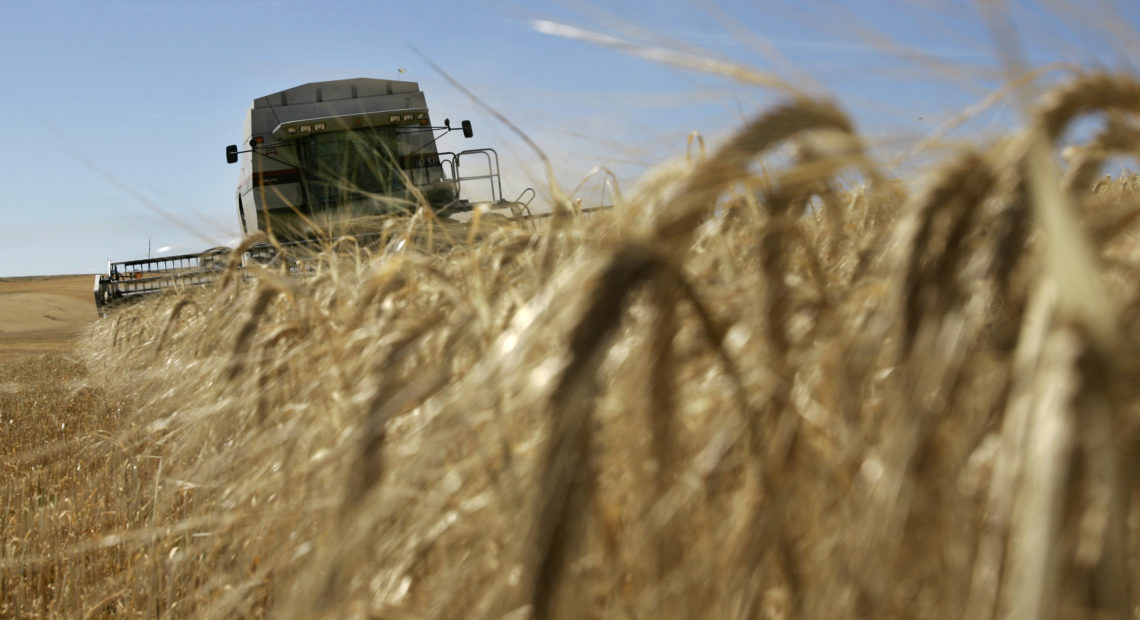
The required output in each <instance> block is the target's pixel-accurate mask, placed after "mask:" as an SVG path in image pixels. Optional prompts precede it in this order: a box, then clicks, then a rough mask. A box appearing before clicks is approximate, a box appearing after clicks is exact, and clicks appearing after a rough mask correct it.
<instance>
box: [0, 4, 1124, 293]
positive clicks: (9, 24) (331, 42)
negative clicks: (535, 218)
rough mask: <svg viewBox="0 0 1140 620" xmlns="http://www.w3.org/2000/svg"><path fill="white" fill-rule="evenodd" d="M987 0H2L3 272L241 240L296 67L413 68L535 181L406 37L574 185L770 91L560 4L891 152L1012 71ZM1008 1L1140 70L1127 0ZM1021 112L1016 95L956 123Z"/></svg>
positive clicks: (1087, 48) (482, 138)
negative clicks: (243, 202) (751, 71)
mask: <svg viewBox="0 0 1140 620" xmlns="http://www.w3.org/2000/svg"><path fill="white" fill-rule="evenodd" d="M982 4H984V3H980V2H964V1H949V0H895V1H893V2H891V1H886V0H866V1H858V2H857V1H854V0H852V1H849V2H841V1H838V0H836V1H819V2H813V1H810V0H808V1H803V0H800V1H797V0H765V1H763V2H757V1H755V0H752V1H743V0H742V1H738V0H722V1H720V2H711V1H707V0H691V1H682V0H658V1H653V2H645V1H644V0H638V1H626V0H616V1H615V0H611V1H608V2H600V1H599V2H569V1H567V2H545V1H534V2H522V1H518V2H510V1H500V0H483V1H480V0H435V1H433V2H394V1H391V0H384V1H371V2H368V1H363V0H352V1H344V2H335V1H327V2H316V1H307V0H264V1H249V2H242V1H238V0H227V1H220V0H195V1H189V0H187V1H179V2H175V1H170V0H101V1H99V0H85V1H81V0H0V58H2V59H3V60H2V61H0V122H2V123H3V131H2V133H0V136H2V140H3V147H2V148H0V188H2V189H0V213H2V214H3V221H2V222H0V276H16V275H47V274H58V273H97V272H101V271H103V270H105V268H106V261H107V260H108V259H115V260H125V259H131V258H141V257H145V256H146V253H147V251H148V246H149V247H150V248H152V250H154V251H155V253H156V254H157V250H158V249H159V248H169V249H167V250H165V252H167V253H180V252H191V251H199V250H204V249H206V248H209V247H212V246H216V245H222V244H228V243H233V242H234V241H235V240H236V237H237V234H238V232H237V231H238V222H237V216H236V208H235V205H234V190H235V185H236V183H237V176H238V170H237V166H230V165H227V164H226V163H225V157H224V147H225V146H226V145H227V144H232V143H236V142H239V141H240V140H241V137H242V136H241V133H242V123H243V119H244V115H245V113H246V110H247V108H248V107H249V105H250V102H251V101H252V100H253V99H254V98H255V97H259V96H263V95H266V94H268V93H272V92H276V91H279V90H283V89H285V88H289V87H292V86H296V85H298V84H302V83H305V82H312V81H322V80H332V79H342V78H352V77H377V78H389V79H406V80H413V81H417V82H419V84H420V87H421V89H422V90H423V91H424V92H425V93H426V95H427V98H428V105H429V107H430V108H431V109H432V114H433V119H434V120H436V121H437V122H438V121H439V120H441V119H442V118H444V117H450V118H451V119H452V120H453V121H456V120H459V119H464V118H467V119H471V120H472V122H473V123H474V125H475V138H474V139H472V140H470V141H465V142H462V143H460V142H459V141H458V140H455V141H452V140H453V138H452V137H451V136H448V137H446V138H444V139H443V140H442V141H441V146H442V147H443V148H446V149H447V150H459V149H461V148H471V147H476V146H493V147H496V148H498V149H499V151H500V154H501V155H502V157H503V168H504V175H505V177H504V185H505V186H506V193H507V194H508V195H515V194H517V193H518V192H519V191H521V189H522V188H524V187H526V186H528V185H537V186H539V188H540V189H541V186H542V185H543V184H544V181H543V179H542V177H541V171H540V168H539V167H538V166H536V165H535V159H536V158H535V157H534V155H533V153H532V152H530V151H529V150H528V149H527V148H526V147H525V146H523V145H522V143H521V141H520V140H519V139H517V138H516V137H515V136H514V135H513V134H512V133H511V132H510V131H509V130H507V129H506V128H504V127H503V126H502V125H501V124H499V123H498V122H497V121H496V120H495V119H494V118H493V117H492V116H491V115H489V114H487V113H485V112H484V111H483V110H481V109H479V108H478V107H477V106H476V105H475V104H473V103H472V102H471V101H469V100H468V99H467V98H466V97H465V96H464V95H463V94H462V93H460V92H459V91H457V90H456V89H455V88H454V87H452V86H451V85H450V84H449V83H448V82H447V81H446V80H445V79H444V78H443V77H442V76H440V75H439V74H438V73H436V72H435V71H434V70H433V69H431V67H430V66H429V65H428V64H427V63H426V62H424V60H422V59H421V57H420V56H419V55H417V54H416V52H415V51H414V50H413V48H414V49H418V50H420V51H421V52H422V53H423V54H424V55H425V56H426V57H427V58H429V59H431V60H432V61H433V62H435V63H436V64H437V65H439V66H440V67H442V68H443V69H444V70H445V71H447V72H448V73H450V74H451V75H452V76H454V77H455V78H456V79H458V80H459V81H460V82H462V83H463V84H464V85H465V86H466V87H467V88H469V89H470V90H472V91H473V92H475V93H476V94H477V95H478V96H479V97H481V98H482V99H483V100H485V101H486V102H487V103H488V104H490V105H491V106H493V107H494V108H495V109H496V110H498V111H499V112H501V113H502V114H503V115H505V116H506V117H508V118H510V119H511V120H512V121H513V122H514V123H515V124H517V125H518V126H519V127H520V128H522V129H523V130H524V131H526V132H527V134H528V135H530V137H531V138H533V139H534V140H535V141H536V142H537V143H538V144H539V145H540V146H541V147H542V148H543V150H544V151H546V153H547V154H548V155H549V156H550V157H551V158H552V160H553V161H554V162H555V169H556V173H557V175H558V177H559V181H560V183H561V184H562V185H563V186H564V187H573V186H574V185H576V184H577V183H578V182H579V181H580V180H581V179H582V177H583V176H584V175H585V174H586V173H587V172H588V171H589V170H590V169H591V168H592V167H593V166H595V165H603V166H608V167H610V168H612V169H613V170H614V171H615V172H617V173H618V174H619V175H620V176H621V178H622V179H624V180H625V182H626V183H632V180H633V179H634V178H636V176H637V175H638V174H640V173H641V172H643V171H644V170H645V169H646V168H647V167H648V166H650V165H652V164H654V163H657V162H660V161H662V160H663V159H665V158H668V157H675V156H680V155H683V153H684V149H685V138H686V136H687V135H688V134H689V132H690V131H693V130H697V131H700V132H701V133H702V134H703V135H705V136H707V137H708V139H709V140H710V141H712V142H715V140H716V139H717V137H718V136H723V135H726V134H727V132H730V131H731V130H732V129H733V128H734V127H739V125H740V124H741V123H742V122H743V119H745V118H747V117H749V116H752V115H754V114H756V113H758V112H759V111H761V110H763V109H764V108H765V107H766V106H769V105H771V104H772V103H773V102H775V101H776V100H777V99H778V97H779V95H778V93H774V92H772V91H767V90H764V89H761V88H757V87H751V86H744V85H741V84H737V83H734V82H732V81H731V80H728V79H725V78H722V77H717V76H711V75H705V74H699V73H695V72H692V71H687V70H683V69H679V68H675V67H671V66H666V65H663V64H660V63H655V62H652V61H650V60H646V59H644V58H640V57H637V56H635V55H631V54H627V53H624V52H621V51H618V50H615V49H612V48H611V47H606V46H604V45H598V44H595V43H591V42H588V41H583V40H581V39H573V38H567V37H562V36H556V35H552V34H549V32H550V31H552V30H558V29H559V27H552V26H550V25H549V24H559V25H561V26H573V27H576V28H581V29H585V30H587V31H590V32H593V33H598V34H603V35H607V36H611V37H618V38H620V39H623V40H626V41H632V42H636V43H638V44H641V45H646V46H653V47H660V48H664V49H668V50H670V51H671V52H674V53H683V54H690V55H692V54H702V55H706V56H710V57H715V58H720V59H726V60H730V61H733V62H736V63H740V64H742V65H745V66H748V67H752V68H755V69H757V70H761V71H767V72H772V73H774V74H777V75H779V76H781V77H783V78H785V79H789V80H791V81H793V82H795V83H797V84H800V85H802V86H805V87H808V88H811V89H813V90H815V91H816V92H820V93H830V95H831V96H834V97H835V98H837V99H838V100H840V101H841V102H842V104H843V105H844V106H845V107H846V108H847V109H848V110H849V111H850V112H851V114H852V115H853V116H854V117H855V119H856V122H857V124H858V125H859V127H860V129H861V130H862V131H863V132H864V133H865V134H866V135H868V136H869V137H870V138H871V139H872V140H873V141H874V142H875V143H876V145H877V149H878V150H877V152H878V153H882V154H884V156H888V155H890V154H892V153H894V152H898V151H901V150H903V149H905V148H906V147H907V146H908V145H909V144H911V143H913V141H914V140H915V139H917V138H920V137H922V136H924V135H926V134H928V133H930V132H932V131H933V130H934V129H935V128H936V127H937V126H938V125H939V124H940V123H941V122H943V121H945V120H946V119H947V118H949V117H951V116H952V115H954V114H955V113H958V112H961V111H962V110H964V109H965V108H966V107H967V106H969V105H971V104H974V103H976V102H978V101H979V100H981V99H982V98H983V97H985V95H986V94H988V93H990V92H992V91H993V90H994V89H995V88H996V87H997V86H998V85H999V84H1000V83H1001V82H1002V81H1003V79H1004V77H1003V74H1002V72H1001V71H1000V63H999V62H998V54H997V52H996V49H997V48H996V46H995V44H994V41H995V37H994V36H993V35H992V34H991V33H992V29H987V23H988V22H987V21H986V20H985V19H983V17H982V13H983V11H982V10H981V9H979V6H981V5H982ZM990 4H992V3H990ZM1007 5H1008V6H1007V9H1006V10H1005V11H1004V12H1003V13H1002V15H1003V16H1004V17H1003V18H1002V19H1004V20H1005V21H1006V22H1007V23H1009V24H1011V25H1012V30H1007V31H1005V34H1006V35H1007V36H1003V37H1002V40H1003V41H1008V40H1009V36H1008V35H1009V33H1010V32H1013V33H1014V36H1015V37H1016V39H1017V41H1018V47H1019V48H1020V49H1021V50H1022V51H1023V53H1024V55H1025V57H1026V59H1027V61H1028V62H1029V63H1030V64H1032V65H1034V66H1040V65H1043V64H1047V63H1052V62H1068V63H1074V64H1078V65H1081V66H1084V67H1089V68H1105V69H1112V70H1119V71H1128V72H1133V73H1134V72H1135V68H1134V67H1133V66H1132V65H1130V64H1129V62H1128V58H1130V57H1131V58H1140V53H1138V52H1140V3H1138V2H1136V1H1135V0H1120V1H1119V2H1109V1H1107V0H1086V1H1082V2H1077V1H1072V2H1065V1H1062V0H1052V1H1051V0H1040V2H1028V1H1023V0H1009V2H1007ZM990 23H992V22H990ZM542 24H547V25H545V26H544V25H542ZM399 69H405V70H406V73H403V74H400V73H398V70H399ZM1057 77H1060V74H1058V75H1057ZM1016 122H1017V120H1016V115H1015V114H1013V113H1012V112H1011V110H1010V109H1009V107H1008V106H1007V105H1005V104H1002V105H998V106H996V107H995V108H994V109H993V110H992V111H991V112H989V113H987V114H984V115H981V116H979V117H978V118H976V119H974V120H973V121H971V122H970V123H967V124H966V125H965V126H963V127H962V128H961V129H960V130H959V131H958V133H956V134H955V135H954V136H952V137H959V136H961V137H966V136H976V135H979V134H984V133H986V132H995V131H1001V130H1004V129H1006V128H1008V127H1009V126H1010V125H1011V124H1012V123H1016ZM597 193H598V192H593V193H588V194H587V195H586V197H585V200H586V202H587V203H588V202H589V200H590V196H592V195H597Z"/></svg>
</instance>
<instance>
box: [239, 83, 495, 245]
mask: <svg viewBox="0 0 1140 620" xmlns="http://www.w3.org/2000/svg"><path fill="white" fill-rule="evenodd" d="M460 127H461V130H462V133H463V135H464V137H467V138H470V137H472V136H473V135H474V132H473V129H472V127H471V123H470V121H463V122H462V123H461V125H460ZM452 130H453V128H452V127H451V122H450V120H445V121H444V123H443V125H442V126H435V125H433V124H432V121H431V116H430V113H429V112H428V108H427V103H426V101H425V98H424V94H423V92H422V91H420V90H419V86H418V85H417V84H416V83H415V82H404V81H396V80H378V79H366V78H360V79H353V80H338V81H332V82H314V83H310V84H303V85H301V86H297V87H294V88H290V89H287V90H283V91H281V92H277V93H273V94H271V95H266V96H265V97H260V98H258V99H256V100H254V102H253V105H252V106H251V107H250V109H249V113H248V114H247V115H246V122H245V141H244V146H245V148H244V149H240V148H239V147H238V145H231V146H229V147H227V148H226V161H227V162H229V163H236V162H237V161H238V160H239V155H241V154H247V155H248V157H244V158H240V160H241V174H240V182H239V185H238V190H237V209H238V220H239V221H240V223H241V227H242V233H243V234H249V233H251V232H253V231H255V230H263V231H267V232H272V233H273V234H274V235H275V236H276V237H277V238H279V239H282V240H292V239H298V238H301V239H303V238H310V237H313V236H324V235H327V234H328V233H329V232H330V231H333V232H334V234H335V233H343V232H351V230H350V229H351V227H352V223H353V222H356V221H358V220H359V219H360V218H369V217H371V216H388V215H393V214H405V213H406V214H410V213H412V212H414V211H415V210H416V209H417V208H419V207H420V206H422V205H425V204H426V205H427V206H430V208H431V209H433V210H434V211H435V212H436V213H437V214H440V215H450V214H453V213H458V212H462V211H470V210H471V209H472V203H471V202H470V201H469V200H468V199H465V198H462V197H461V193H460V184H461V183H462V182H463V181H465V180H466V181H469V182H472V181H486V182H489V188H490V193H489V195H488V196H487V197H488V198H489V202H490V203H491V205H490V206H491V207H492V208H494V207H496V206H500V207H501V206H503V205H505V204H506V201H504V200H503V196H502V186H501V180H500V178H499V169H498V155H497V154H496V153H495V151H494V150H493V149H473V150H466V151H462V152H459V153H440V152H439V151H438V150H437V149H436V141H437V140H439V138H441V137H442V136H443V135H445V134H447V133H450V132H451V131H452ZM473 157H476V158H479V159H481V160H483V161H482V163H483V164H484V165H483V166H482V168H481V172H482V174H478V175H475V176H472V177H467V178H464V177H460V176H459V164H460V162H461V160H466V159H470V158H473ZM484 193H485V194H486V192H484ZM495 203H503V205H496V204H495ZM346 227H347V228H348V229H349V230H345V228H346ZM314 229H316V230H314Z"/></svg>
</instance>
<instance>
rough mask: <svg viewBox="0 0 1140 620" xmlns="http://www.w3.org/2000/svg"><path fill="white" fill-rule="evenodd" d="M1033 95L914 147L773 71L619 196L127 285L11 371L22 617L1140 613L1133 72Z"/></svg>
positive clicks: (8, 493)
mask: <svg viewBox="0 0 1140 620" xmlns="http://www.w3.org/2000/svg"><path fill="white" fill-rule="evenodd" d="M1032 109H1033V111H1032V114H1031V116H1030V118H1029V120H1028V121H1027V123H1026V125H1025V127H1024V128H1021V129H1017V130H1011V131H1010V132H1009V133H1008V134H1007V135H1005V136H1002V137H999V138H996V139H994V140H992V141H988V142H978V143H975V144H971V145H965V146H960V147H958V148H957V149H955V150H954V151H953V152H951V153H949V154H946V155H944V156H942V157H940V158H939V159H938V160H937V161H933V162H930V163H924V164H923V166H922V168H921V169H919V170H918V171H917V172H915V173H914V175H915V176H914V178H908V179H896V178H891V177H889V176H888V175H887V174H886V173H885V172H884V171H883V170H884V168H883V167H882V165H881V164H880V163H879V162H877V161H876V160H875V158H874V156H873V155H872V154H871V153H870V152H869V150H868V149H867V147H866V145H865V144H864V141H863V139H862V138H861V137H860V134H859V133H858V131H857V129H856V128H855V127H853V125H852V122H851V120H850V119H849V118H848V116H847V114H846V113H845V112H844V109H843V106H842V103H841V102H833V101H828V100H825V99H819V98H808V97H803V96H800V97H797V96H789V97H788V98H787V99H786V100H785V101H784V102H783V103H782V104H779V105H777V106H775V107H773V108H771V109H769V110H767V111H765V112H763V113H761V114H759V115H758V116H756V117H754V118H751V119H749V120H748V122H747V123H746V124H745V125H744V126H743V128H742V129H740V130H739V131H738V132H737V133H736V134H735V135H733V136H730V137H729V138H728V139H726V140H725V141H723V143H721V144H719V145H718V146H715V147H712V148H710V149H709V150H708V152H707V153H705V152H699V151H697V150H693V151H691V152H690V153H689V154H688V157H685V158H679V159H676V160H673V161H670V162H666V163H663V164H662V165H661V166H660V167H659V168H657V169H656V171H655V172H654V173H652V174H650V175H648V176H646V177H645V178H643V179H642V180H641V181H640V182H639V184H638V185H637V186H636V187H630V188H623V189H624V190H625V191H624V192H623V193H622V195H621V196H620V199H619V200H617V201H616V204H615V207H614V209H612V210H611V211H608V212H603V213H597V214H592V215H589V216H585V215H577V214H576V213H575V208H576V206H575V205H576V203H575V201H574V196H565V195H562V194H560V193H558V192H557V191H556V192H555V196H556V198H557V199H558V202H556V204H555V205H554V207H555V214H554V216H552V217H551V218H548V219H545V220H542V221H539V222H530V223H528V224H520V225H517V226H504V227H499V228H497V229H496V230H492V231H486V234H485V235H482V237H483V238H482V240H479V241H474V242H471V243H467V242H466V240H465V239H454V240H449V241H448V242H447V243H442V244H441V243H438V242H433V243H431V244H430V247H429V245H428V244H425V243H423V238H424V235H423V234H422V227H424V226H427V225H429V222H428V220H430V216H429V215H428V214H426V213H421V214H420V215H418V216H416V217H414V218H410V219H408V220H406V221H403V222H401V223H400V224H399V225H398V226H391V227H390V229H389V230H390V234H391V235H392V236H393V237H404V238H405V240H406V243H405V244H404V246H403V249H402V250H401V251H391V250H385V249H384V248H386V247H387V248H392V247H394V246H393V245H391V244H387V245H385V244H381V245H380V246H379V249H366V248H357V249H352V246H351V244H348V243H341V244H339V245H338V247H337V248H330V249H329V250H328V251H327V252H325V253H324V254H322V255H320V256H317V257H315V258H313V257H310V258H309V259H308V267H307V271H309V272H310V273H309V275H308V276H307V277H291V276H288V275H286V273H287V272H286V271H284V270H282V269H279V268H273V267H268V268H261V267H254V268H249V269H245V270H242V271H241V272H240V273H238V272H230V274H229V275H228V276H227V277H226V278H225V279H224V280H223V281H222V282H221V283H220V284H219V285H218V286H216V287H214V288H210V289H199V290H191V291H187V292H186V293H185V294H179V295H169V296H165V297H162V298H159V299H155V300H153V301H149V302H146V303H142V304H138V305H134V306H130V307H126V308H123V309H121V310H119V311H117V312H115V313H114V314H113V315H112V316H111V317H109V318H107V319H103V320H99V321H97V322H95V323H93V324H92V326H91V327H90V330H89V332H88V333H87V335H86V337H85V340H84V341H83V343H82V345H81V347H80V351H79V357H77V358H76V361H60V362H59V363H58V364H47V365H43V366H41V367H38V368H34V369H31V370H25V369H28V368H30V367H28V366H15V367H10V369H9V372H11V373H13V375H12V377H13V378H10V379H6V381H9V382H13V383H17V384H25V383H26V384H30V385H33V386H38V387H37V388H35V389H36V390H38V392H36V394H38V396H37V397H36V398H37V399H39V400H38V401H37V402H36V403H32V404H29V403H28V402H27V398H28V396H27V394H29V393H30V392H28V391H26V390H20V391H12V390H9V391H6V392H0V398H2V399H4V400H3V401H0V402H3V403H4V407H5V416H4V417H9V418H11V420H14V421H10V420H5V421H4V426H3V428H4V430H3V431H0V433H2V434H0V442H2V443H0V448H2V450H0V453H2V455H3V456H2V458H3V468H4V470H5V476H4V478H3V480H4V483H3V493H2V497H3V501H4V507H5V509H4V513H3V518H4V522H3V541H2V546H0V615H3V616H15V617H88V618H95V617H144V616H145V617H151V616H161V617H247V616H250V617H261V616H272V617H314V618H504V617H505V618H512V619H522V618H536V619H545V618H1027V619H1034V618H1137V617H1140V611H1138V610H1140V607H1138V605H1140V603H1138V595H1140V570H1138V567H1137V560H1138V558H1140V484H1138V480H1137V478H1136V476H1135V472H1136V471H1137V466H1138V463H1137V456H1138V455H1140V450H1138V448H1140V432H1138V431H1140V407H1138V406H1140V392H1138V391H1137V386H1138V385H1140V382H1138V380H1140V349H1138V347H1137V345H1138V344H1140V244H1138V239H1137V235H1138V233H1140V222H1138V218H1137V216H1138V215H1140V202H1138V199H1140V193H1138V189H1140V177H1134V176H1131V175H1127V174H1125V175H1120V176H1116V177H1112V178H1109V177H1105V176H1104V169H1103V167H1102V165H1103V163H1104V162H1105V161H1106V160H1108V159H1110V158H1116V157H1130V156H1134V155H1135V154H1136V153H1137V152H1138V149H1140V132H1138V130H1137V125H1136V123H1135V120H1134V118H1133V115H1135V114H1136V113H1137V112H1140V81H1138V80H1136V79H1135V78H1133V77H1131V76H1123V75H1105V74H1074V75H1072V76H1071V77H1070V78H1069V80H1068V81H1067V83H1065V84H1064V85H1062V86H1061V87H1058V88H1056V89H1054V90H1052V91H1050V92H1048V93H1046V94H1044V95H1043V96H1041V97H1039V98H1038V99H1037V100H1036V101H1034V102H1033V108H1032ZM1088 115H1096V117H1097V118H1099V119H1102V121H1103V127H1102V128H1101V129H1100V130H1099V133H1094V134H1092V137H1091V138H1090V141H1089V142H1088V143H1087V144H1085V145H1084V146H1081V147H1077V148H1070V149H1067V150H1066V152H1065V153H1064V155H1063V156H1062V154H1061V153H1060V152H1059V149H1058V144H1059V138H1060V137H1061V136H1062V135H1063V134H1064V133H1065V131H1066V130H1067V129H1068V128H1069V127H1070V126H1071V125H1072V123H1073V122H1074V121H1075V120H1076V119H1078V118H1079V117H1084V116H1088ZM680 146H681V147H683V146H684V145H680ZM680 150H681V149H679V151H680ZM777 153H781V154H783V156H781V157H776V154H777ZM451 241H454V243H452V242H451ZM80 365H81V367H80ZM22 372H24V373H26V374H24V375H21V374H20V373H22ZM64 376H80V377H81V381H80V382H79V384H78V385H77V386H75V387H73V388H71V389H70V390H69V389H68V388H65V387H63V385H62V383H65V382H61V381H60V380H59V377H64ZM33 391H34V390H33ZM13 394H15V395H16V396H15V397H14V396H13ZM21 395H24V396H21ZM21 398H23V400H21ZM12 408H14V411H15V413H16V415H14V416H13V415H11V414H9V411H12V410H13V409H12ZM57 422H58V424H57ZM56 426H59V427H60V430H59V432H57V431H56V430H55V427H56Z"/></svg>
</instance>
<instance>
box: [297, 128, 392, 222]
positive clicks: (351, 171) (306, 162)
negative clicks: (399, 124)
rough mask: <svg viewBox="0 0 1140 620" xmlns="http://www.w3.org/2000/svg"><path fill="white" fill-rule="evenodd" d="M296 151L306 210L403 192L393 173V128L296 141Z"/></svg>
mask: <svg viewBox="0 0 1140 620" xmlns="http://www.w3.org/2000/svg"><path fill="white" fill-rule="evenodd" d="M297 149H298V155H299V156H300V159H301V165H302V179H303V182H304V185H305V190H306V194H307V198H308V200H307V202H308V203H309V204H308V206H309V208H310V209H314V208H319V207H327V206H333V205H340V204H345V203H348V202H352V201H355V200H360V199H363V198H367V197H369V196H375V195H377V194H379V195H385V196H391V195H396V194H394V190H396V189H399V190H402V189H403V182H402V181H401V180H400V178H399V175H398V174H396V173H395V172H394V170H393V162H394V161H395V158H394V155H395V153H396V132H395V129H394V128H393V127H373V128H364V129H356V130H353V131H333V132H328V133H317V134H313V135H311V136H308V137H306V138H304V139H302V140H300V141H299V143H298V145H297ZM398 195H400V196H402V195H403V192H402V191H401V192H399V194H398Z"/></svg>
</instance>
